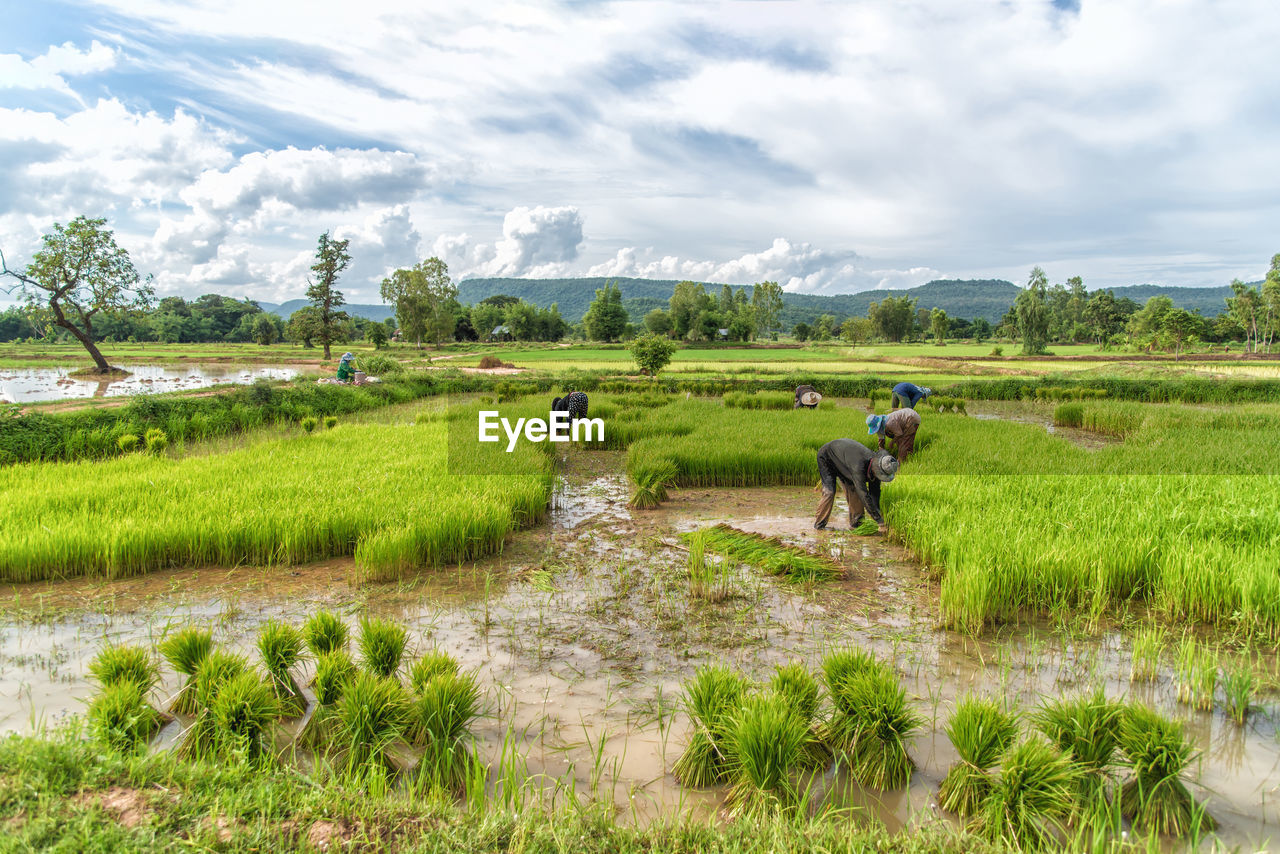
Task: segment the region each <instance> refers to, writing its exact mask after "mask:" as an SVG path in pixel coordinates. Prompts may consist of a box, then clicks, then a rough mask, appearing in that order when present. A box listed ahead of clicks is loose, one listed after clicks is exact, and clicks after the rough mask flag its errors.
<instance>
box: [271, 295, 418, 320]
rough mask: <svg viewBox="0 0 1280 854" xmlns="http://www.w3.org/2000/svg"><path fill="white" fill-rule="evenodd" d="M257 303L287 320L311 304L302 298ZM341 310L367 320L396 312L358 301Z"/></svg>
mask: <svg viewBox="0 0 1280 854" xmlns="http://www.w3.org/2000/svg"><path fill="white" fill-rule="evenodd" d="M258 305H260V306H262V310H263V311H269V312H271V313H272V314H275V315H278V316H280V317H283V318H284V319H285V320H288V319H289V316H290V315H291V314H293V313H294V312H295V311H297V310H298V309H300V308H303V307H304V306H308V305H311V303H310V302H309V301H307V300H304V299H291V300H289V301H288V302H287V303H285V304H284V305H276V304H275V303H272V302H260V303H258ZM342 310H343V311H345V312H346V313H347V314H349V315H351V316H352V317H365V318H368V319H369V320H386V319H387V318H388V317H391V315H393V314H395V313H396V310H395V309H394V308H392V307H391V306H389V305H362V304H360V303H348V304H347V305H344V306H342Z"/></svg>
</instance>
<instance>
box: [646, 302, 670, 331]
mask: <svg viewBox="0 0 1280 854" xmlns="http://www.w3.org/2000/svg"><path fill="white" fill-rule="evenodd" d="M644 328H645V329H648V330H649V331H650V332H652V333H653V334H654V335H670V334H671V312H669V311H664V310H663V309H660V308H655V309H654V310H653V311H651V312H649V313H648V314H646V315H645V316H644Z"/></svg>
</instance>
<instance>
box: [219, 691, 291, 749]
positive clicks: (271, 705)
mask: <svg viewBox="0 0 1280 854" xmlns="http://www.w3.org/2000/svg"><path fill="white" fill-rule="evenodd" d="M283 711H284V710H283V709H282V708H281V705H280V700H279V698H278V697H277V696H276V693H275V691H274V690H273V688H272V686H271V685H269V684H267V683H265V682H263V681H262V680H261V679H260V678H259V677H258V674H257V673H255V672H253V671H252V670H245V671H242V672H241V673H237V674H236V675H234V676H231V677H229V678H227V679H226V680H225V681H224V682H222V684H221V685H220V686H219V687H218V690H217V693H216V694H215V695H214V696H213V698H212V701H211V702H210V705H209V709H208V714H209V715H210V717H211V718H212V720H213V750H214V752H215V753H217V754H218V755H220V756H239V757H242V758H244V759H245V760H248V761H251V762H253V761H258V760H261V759H262V758H264V757H265V756H269V755H270V753H271V732H272V726H273V725H274V723H275V720H276V718H278V717H280V716H281V714H282V712H283Z"/></svg>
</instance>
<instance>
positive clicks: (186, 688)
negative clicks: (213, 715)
mask: <svg viewBox="0 0 1280 854" xmlns="http://www.w3.org/2000/svg"><path fill="white" fill-rule="evenodd" d="M159 649H160V654H161V655H162V656H164V660H165V661H167V662H169V666H170V667H172V668H173V669H174V670H176V671H178V672H179V673H181V674H182V675H183V676H185V677H187V678H186V679H185V680H183V683H182V690H180V691H178V693H177V695H176V696H175V697H174V698H173V704H172V705H171V706H170V709H171V710H172V711H173V712H174V713H176V714H182V715H190V714H193V713H194V712H195V710H196V687H195V686H196V669H197V668H198V667H199V666H200V662H202V661H204V659H205V656H207V655H208V654H209V651H210V650H211V649H213V633H212V632H210V631H209V630H207V629H197V628H194V627H188V628H185V629H181V630H179V631H178V632H176V633H174V634H172V635H169V637H167V638H165V639H164V640H163V641H161V642H160V646H159Z"/></svg>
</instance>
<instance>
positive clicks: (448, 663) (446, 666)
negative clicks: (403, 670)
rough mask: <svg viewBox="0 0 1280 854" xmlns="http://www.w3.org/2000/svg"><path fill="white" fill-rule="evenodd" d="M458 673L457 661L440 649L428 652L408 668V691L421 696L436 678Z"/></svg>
mask: <svg viewBox="0 0 1280 854" xmlns="http://www.w3.org/2000/svg"><path fill="white" fill-rule="evenodd" d="M457 672H458V661H457V659H455V658H454V657H453V656H452V655H450V654H449V653H447V652H445V651H444V650H442V649H432V650H428V651H427V652H426V653H425V654H423V655H422V656H421V657H420V658H419V659H418V660H417V661H415V662H414V663H413V664H412V665H410V667H409V689H410V690H411V691H412V692H413V693H414V694H421V693H422V689H423V688H425V687H426V685H427V683H428V682H430V681H431V680H432V679H433V678H435V677H436V676H439V675H441V674H446V675H452V674H456V673H457Z"/></svg>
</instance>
